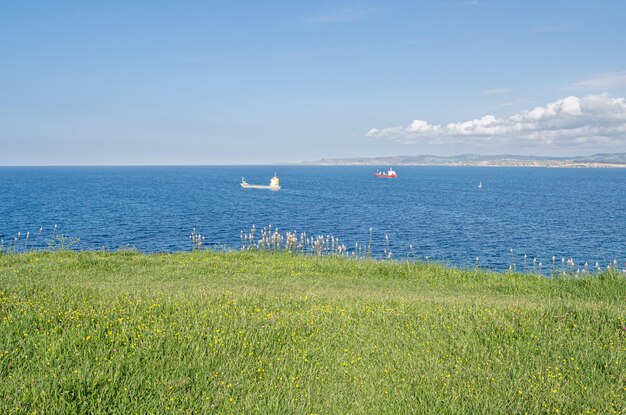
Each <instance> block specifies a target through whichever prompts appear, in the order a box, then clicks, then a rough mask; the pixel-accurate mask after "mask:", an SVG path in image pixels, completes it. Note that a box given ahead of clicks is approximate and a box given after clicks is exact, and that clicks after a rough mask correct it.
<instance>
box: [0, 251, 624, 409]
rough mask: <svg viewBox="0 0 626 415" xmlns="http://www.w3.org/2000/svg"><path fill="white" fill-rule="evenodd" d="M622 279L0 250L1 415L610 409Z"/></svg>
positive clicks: (229, 256) (258, 258) (201, 255)
mask: <svg viewBox="0 0 626 415" xmlns="http://www.w3.org/2000/svg"><path fill="white" fill-rule="evenodd" d="M625 368H626V278H625V277H624V276H623V275H620V274H618V273H617V272H615V273H604V274H601V275H598V276H595V277H589V278H574V277H568V278H552V279H550V278H545V277H541V276H531V275H515V274H495V273H486V272H473V271H462V270H456V269H450V268H445V267H442V266H439V265H433V264H424V263H418V264H409V263H400V262H382V261H369V260H349V259H341V258H334V257H322V258H315V257H303V256H293V255H288V254H272V253H258V252H256V253H255V252H239V253H236V252H231V253H214V252H208V251H205V252H196V253H191V254H183V253H181V254H163V255H143V254H138V253H133V252H119V253H103V252H81V253H74V252H57V253H49V252H40V253H28V254H19V255H3V256H0V413H2V414H10V413H46V414H47V413H118V414H130V413H199V414H205V413H236V414H252V413H279V414H311V413H315V414H348V413H367V414H378V413H407V414H455V413H467V414H496V413H507V414H523V413H529V414H544V413H545V414H555V413H561V414H579V413H599V414H609V413H622V414H623V413H626V369H625Z"/></svg>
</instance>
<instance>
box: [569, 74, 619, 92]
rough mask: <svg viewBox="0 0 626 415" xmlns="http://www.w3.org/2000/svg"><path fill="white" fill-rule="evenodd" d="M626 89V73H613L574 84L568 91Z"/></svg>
mask: <svg viewBox="0 0 626 415" xmlns="http://www.w3.org/2000/svg"><path fill="white" fill-rule="evenodd" d="M623 87H626V71H624V72H611V73H605V74H601V75H597V76H594V77H593V78H589V79H585V80H582V81H580V82H576V83H573V84H572V85H570V86H569V87H567V89H572V90H575V89H576V90H602V91H608V90H611V89H615V88H623Z"/></svg>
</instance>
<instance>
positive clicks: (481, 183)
mask: <svg viewBox="0 0 626 415" xmlns="http://www.w3.org/2000/svg"><path fill="white" fill-rule="evenodd" d="M478 188H479V189H482V188H483V182H482V181H481V182H480V183H478Z"/></svg>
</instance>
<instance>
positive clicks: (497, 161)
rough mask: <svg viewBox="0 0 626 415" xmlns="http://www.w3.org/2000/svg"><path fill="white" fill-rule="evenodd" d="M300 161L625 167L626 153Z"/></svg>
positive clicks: (322, 164) (347, 164)
mask: <svg viewBox="0 0 626 415" xmlns="http://www.w3.org/2000/svg"><path fill="white" fill-rule="evenodd" d="M297 164H300V165H315V166H381V165H384V166H387V165H390V166H458V167H472V166H474V167H549V168H626V153H603V154H594V155H590V156H576V157H547V156H517V155H508V154H507V155H495V156H483V155H478V154H461V155H458V156H433V155H418V156H390V157H351V158H324V159H320V160H317V161H305V162H301V163H297Z"/></svg>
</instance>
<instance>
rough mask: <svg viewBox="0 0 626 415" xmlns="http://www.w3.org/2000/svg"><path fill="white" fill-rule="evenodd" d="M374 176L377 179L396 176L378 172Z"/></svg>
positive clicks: (395, 176)
mask: <svg viewBox="0 0 626 415" xmlns="http://www.w3.org/2000/svg"><path fill="white" fill-rule="evenodd" d="M374 176H375V177H378V178H379V179H395V178H397V177H398V175H397V174H380V173H376V174H375V175H374Z"/></svg>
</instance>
